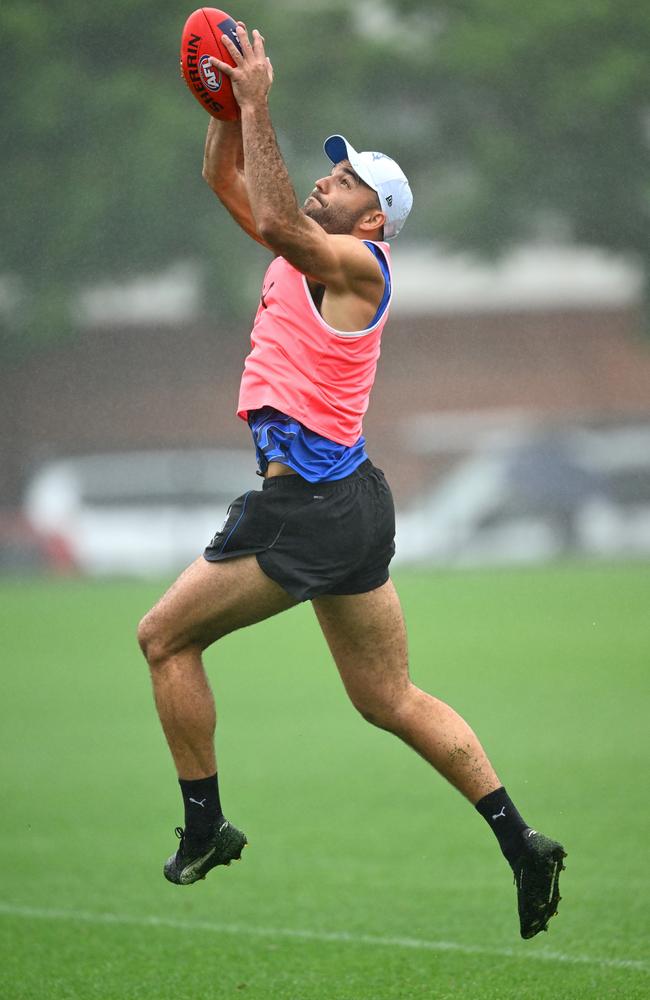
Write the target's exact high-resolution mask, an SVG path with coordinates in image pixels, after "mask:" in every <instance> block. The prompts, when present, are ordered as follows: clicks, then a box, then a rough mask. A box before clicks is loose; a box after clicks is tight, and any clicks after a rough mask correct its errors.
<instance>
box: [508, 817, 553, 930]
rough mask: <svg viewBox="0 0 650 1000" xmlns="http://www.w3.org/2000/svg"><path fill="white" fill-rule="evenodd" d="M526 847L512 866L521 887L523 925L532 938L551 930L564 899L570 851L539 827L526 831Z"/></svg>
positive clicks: (521, 921) (518, 900)
mask: <svg viewBox="0 0 650 1000" xmlns="http://www.w3.org/2000/svg"><path fill="white" fill-rule="evenodd" d="M522 838H523V842H524V849H523V851H522V853H521V854H520V855H519V857H518V858H517V860H516V862H515V863H514V864H513V866H512V870H513V871H514V873H515V884H516V886H517V905H518V908H519V926H520V931H521V936H522V938H532V937H535V935H536V934H539V932H540V931H545V930H547V929H548V922H549V920H550V919H551V917H553V916H555V914H556V913H557V906H558V903H559V902H560V898H561V897H560V872H561V871H564V865H563V864H562V859H563V858H565V857H566V851H565V850H564V848H563V847H562V844H558V843H557V841H555V840H549V838H548V837H545V836H544V835H543V834H541V833H538V832H537V830H531V829H530V828H527V829H526V830H524V831H523V833H522Z"/></svg>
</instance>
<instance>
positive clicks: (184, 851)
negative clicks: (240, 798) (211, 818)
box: [163, 819, 248, 885]
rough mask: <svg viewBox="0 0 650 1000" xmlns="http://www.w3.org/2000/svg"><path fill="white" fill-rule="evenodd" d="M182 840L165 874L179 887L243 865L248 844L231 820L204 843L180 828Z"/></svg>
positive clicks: (225, 821) (204, 840)
mask: <svg viewBox="0 0 650 1000" xmlns="http://www.w3.org/2000/svg"><path fill="white" fill-rule="evenodd" d="M176 836H177V837H178V839H179V840H180V844H179V846H178V850H177V851H176V854H172V856H171V858H169V859H168V860H167V862H166V864H165V867H164V869H163V874H164V876H165V878H166V879H167V881H168V882H174V883H175V884H176V885H190V884H191V883H192V882H198V881H199V879H202V878H205V876H206V875H207V873H208V872H209V871H210V869H211V868H216V866H217V865H229V864H230V862H231V861H239V859H240V858H241V852H242V851H243V850H244V847H245V846H246V844H247V843H248V841H247V840H246V837H245V836H244V834H243V833H242V832H241V830H238V829H237V828H236V827H234V826H232V825H231V824H230V823H229V822H228V820H227V819H222V820H221V821H220V822H219V824H218V825H217V826H215V828H214V832H213V834H212V836H210V837H208V838H206V839H203V840H192V839H191V838H190V837H189V836H187V835H186V833H185V831H184V830H182V829H181V827H180V826H177V827H176Z"/></svg>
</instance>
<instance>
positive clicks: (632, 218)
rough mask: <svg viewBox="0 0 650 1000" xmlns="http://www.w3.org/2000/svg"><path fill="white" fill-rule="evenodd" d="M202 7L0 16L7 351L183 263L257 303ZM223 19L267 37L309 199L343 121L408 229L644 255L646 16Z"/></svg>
mask: <svg viewBox="0 0 650 1000" xmlns="http://www.w3.org/2000/svg"><path fill="white" fill-rule="evenodd" d="M189 10H190V6H188V8H187V9H181V8H179V7H178V4H177V3H174V4H172V3H170V2H169V0H163V2H156V3H154V2H153V0H139V2H138V3H137V4H132V3H127V2H125V0H116V2H114V3H113V4H111V5H109V6H106V5H87V4H81V3H80V2H79V0H67V2H65V3H62V4H57V5H51V4H46V3H44V2H37V0H31V2H30V0H26V2H25V0H24V2H21V3H18V2H17V0H6V2H5V3H4V4H3V5H2V7H1V8H0V32H1V33H2V37H3V41H4V47H3V68H4V70H5V72H4V82H3V92H2V113H3V116H4V128H3V133H4V136H5V144H4V156H3V158H2V163H1V165H0V182H1V183H2V189H3V192H4V195H5V197H4V199H3V208H2V209H1V210H0V212H1V214H0V224H1V226H2V233H3V241H2V246H1V248H0V274H2V275H4V274H6V275H10V276H13V277H17V278H18V279H19V280H20V281H21V283H22V290H23V297H22V304H21V308H20V309H18V310H15V311H14V313H13V318H12V319H11V322H10V324H9V330H8V331H7V329H5V334H6V333H7V332H9V334H10V338H9V339H10V340H11V339H12V337H13V340H14V341H15V340H16V339H18V338H20V339H22V340H23V341H24V342H25V343H26V344H29V343H31V342H35V343H38V342H42V340H44V339H46V338H47V337H49V336H57V335H59V333H60V332H61V330H62V329H64V328H65V327H66V326H67V327H68V328H71V327H72V325H73V317H72V315H71V311H70V304H71V302H72V300H73V295H74V293H75V292H77V291H78V290H79V289H80V288H82V287H86V286H87V285H88V284H89V283H92V282H96V281H98V280H105V279H119V278H121V277H125V276H128V275H132V274H134V273H143V272H148V271H152V270H155V269H157V268H161V267H164V266H165V265H167V264H169V263H170V262H172V261H174V260H178V259H179V258H185V259H188V258H189V259H191V260H193V261H195V262H196V266H197V268H199V269H200V271H201V273H202V274H203V275H204V276H205V288H206V297H207V302H208V304H209V306H210V309H211V310H212V311H213V312H214V313H216V314H217V315H218V316H219V318H220V319H228V318H229V317H233V316H239V315H241V314H242V312H243V311H247V312H250V309H251V304H252V303H251V289H252V287H253V286H254V285H255V284H256V283H257V279H258V277H259V272H260V270H261V266H262V261H263V256H262V254H261V252H260V251H259V249H257V248H256V247H255V246H254V245H253V244H252V243H251V242H250V241H248V240H246V239H245V237H243V236H242V235H240V234H239V233H238V232H237V231H236V229H235V227H234V225H233V224H232V223H231V222H230V220H229V219H228V218H227V217H226V216H225V214H224V213H223V211H222V210H221V208H220V207H219V206H218V204H217V203H216V201H215V199H214V198H213V196H212V195H211V194H210V192H209V191H208V190H207V188H206V187H205V185H204V184H203V181H202V180H201V177H200V170H201V159H202V146H203V134H204V130H205V126H206V124H207V116H206V115H205V113H204V112H203V111H202V110H201V109H200V108H199V106H198V104H196V103H195V102H194V100H193V99H192V98H191V96H190V95H189V94H188V92H187V90H186V88H185V86H184V84H183V83H182V81H181V80H180V75H179V71H178V44H179V37H180V31H181V28H182V24H183V21H184V19H185V17H186V15H187V13H189ZM232 13H233V14H234V15H235V16H243V18H244V20H246V21H247V23H248V25H249V27H251V28H252V27H254V26H259V27H260V29H261V30H262V31H263V33H264V34H265V36H266V39H267V48H268V51H269V53H270V56H271V58H272V60H273V62H274V65H275V70H276V83H275V85H274V90H273V93H272V110H273V115H274V120H275V123H276V128H277V131H278V134H279V138H280V142H281V145H282V148H283V151H284V153H285V156H286V158H287V161H288V165H289V167H290V170H291V172H292V176H293V177H294V179H295V183H296V188H297V191H298V196H299V198H302V197H303V196H304V195H305V194H306V192H307V191H308V190H309V189H310V187H311V186H312V184H313V180H314V178H315V177H317V176H319V175H320V174H321V173H322V172H323V171H324V170H326V169H327V166H326V163H325V161H324V159H323V155H322V152H321V143H322V140H323V138H324V137H325V136H326V135H328V134H329V133H330V132H333V131H342V132H344V134H346V135H348V136H349V138H350V139H351V141H352V142H353V143H355V145H357V146H358V147H360V148H385V149H386V151H387V152H389V153H393V154H394V155H395V156H396V157H397V158H398V159H399V160H400V162H401V163H402V165H403V166H404V168H405V169H406V171H407V173H408V174H409V176H410V177H411V179H412V185H413V188H414V193H415V206H416V207H415V211H414V214H413V217H412V219H411V220H409V225H408V230H407V231H406V232H407V235H406V236H405V237H404V238H409V237H410V238H423V239H424V238H435V239H437V240H441V241H446V242H447V243H449V244H450V245H453V246H458V247H464V248H469V249H474V250H479V251H484V252H498V251H499V250H501V249H503V248H504V247H505V246H507V245H508V244H509V243H511V242H512V241H514V240H518V239H521V238H525V237H527V236H529V235H531V234H532V233H535V232H536V231H538V229H539V227H540V225H542V226H546V227H548V226H549V225H550V224H551V223H554V224H559V225H561V226H563V227H564V228H565V230H566V231H568V232H569V234H570V235H572V236H574V237H575V238H576V239H579V240H582V241H587V242H591V243H595V244H599V245H602V246H605V247H611V248H613V249H617V250H624V251H625V250H627V251H633V252H636V253H638V254H639V255H641V256H642V257H643V258H644V259H645V260H646V261H647V260H648V258H649V257H650V254H649V252H648V247H649V246H650V240H649V239H648V236H649V233H648V230H649V222H650V218H649V215H650V212H649V207H648V206H649V204H650V199H649V197H648V196H649V194H650V190H649V187H650V185H649V183H648V176H649V172H648V166H649V163H648V160H649V140H648V131H649V125H648V121H649V114H650V110H649V107H648V93H649V92H650V68H649V67H650V63H649V61H648V59H647V52H648V51H649V50H650V8H648V6H647V5H643V4H638V3H637V2H632V0H619V2H616V3H615V2H614V0H542V2H541V3H539V4H537V5H533V6H532V7H531V6H530V5H526V4H521V3H519V2H517V0H458V2H455V3H447V2H433V3H430V2H424V0H394V3H393V4H392V5H389V4H383V5H382V3H381V2H376V3H373V4H364V3H358V4H350V3H343V2H338V3H337V2H333V3H329V4H321V3H314V4H308V5H304V6H302V5H298V4H296V3H290V2H288V0H286V2H276V3H273V4H272V5H271V4H268V3H263V2H261V0H249V2H245V3H242V5H241V7H240V8H238V9H234V8H232ZM253 294H254V293H253ZM5 325H6V324H5Z"/></svg>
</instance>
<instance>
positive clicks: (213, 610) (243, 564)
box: [139, 23, 565, 938]
mask: <svg viewBox="0 0 650 1000" xmlns="http://www.w3.org/2000/svg"><path fill="white" fill-rule="evenodd" d="M237 39H238V44H239V47H237V46H236V45H234V44H233V43H232V41H230V40H229V39H228V38H227V37H225V36H224V38H223V41H224V45H226V46H227V47H228V50H229V52H230V53H231V54H232V56H233V58H234V60H235V66H234V68H231V67H230V66H228V65H226V64H225V63H222V62H220V61H219V60H217V59H213V60H212V62H213V65H214V66H215V68H216V69H218V70H219V71H220V72H221V73H225V74H227V75H228V76H229V77H230V79H231V82H232V85H233V90H234V94H235V97H236V99H237V101H238V103H239V105H240V108H241V122H240V123H239V122H238V123H225V122H216V121H212V122H211V123H210V127H209V129H208V136H207V142H206V151H205V165H204V176H205V178H206V180H207V181H208V182H209V184H210V185H211V187H212V188H213V189H214V191H215V192H216V194H217V195H218V196H219V198H220V199H221V201H222V202H223V203H224V205H225V206H226V208H227V209H228V210H229V212H230V213H231V214H232V216H233V217H234V218H235V220H236V221H237V222H238V223H239V225H240V226H241V227H242V228H243V229H244V230H245V231H246V232H247V233H248V234H249V235H250V236H252V237H253V239H256V240H258V241H259V242H260V243H263V244H264V245H265V246H267V247H268V248H269V249H270V250H271V251H272V253H274V254H275V255H276V256H275V259H274V260H273V262H272V263H271V265H270V267H269V269H268V271H267V273H266V276H265V279H264V285H263V289H262V297H261V301H260V305H259V308H258V311H257V315H256V317H255V324H254V328H253V333H252V343H253V349H252V351H251V353H250V355H249V356H248V358H247V360H246V365H245V371H244V375H243V378H242V385H241V391H240V397H239V407H238V415H239V416H240V417H242V418H243V419H246V420H247V421H248V423H249V425H250V427H251V431H252V434H253V439H254V442H255V447H256V452H257V458H258V462H259V466H260V472H261V473H262V474H263V476H264V484H263V489H262V490H261V491H256V490H253V491H249V492H248V493H247V494H245V495H244V496H243V497H240V498H238V499H237V500H236V501H234V502H233V504H232V506H231V508H230V511H229V514H228V517H227V520H226V523H225V525H224V526H223V528H221V530H220V531H218V532H217V534H216V535H215V537H214V538H213V539H212V541H211V542H210V544H209V546H208V547H207V548H206V550H205V553H204V555H203V556H202V557H200V558H199V559H197V560H196V561H195V562H194V563H193V564H192V565H191V566H190V567H189V568H188V569H187V570H186V571H185V572H184V573H183V574H182V575H181V576H180V577H179V579H178V580H177V581H176V583H174V584H173V586H172V587H171V589H170V590H169V591H168V592H167V593H166V594H165V595H164V596H163V597H162V599H161V600H160V601H159V602H158V604H157V605H156V606H155V607H154V608H153V610H152V611H150V612H149V614H148V615H146V617H145V618H144V619H143V620H142V622H141V623H140V629H139V640H140V644H141V646H142V649H143V651H144V653H145V655H146V657H147V660H148V662H149V665H150V669H151V676H152V680H153V689H154V696H155V701H156V707H157V709H158V713H159V716H160V720H161V723H162V726H163V729H164V732H165V735H166V738H167V741H168V744H169V747H170V750H171V753H172V755H173V758H174V762H175V764H176V768H177V772H178V776H179V783H180V786H181V791H182V795H183V801H184V806H185V828H184V830H182V829H181V828H178V829H177V834H178V836H179V838H180V846H179V848H178V850H177V852H176V853H175V854H174V855H173V856H172V857H171V858H169V860H168V861H167V863H166V865H165V868H164V874H165V876H166V878H167V879H168V880H169V881H170V882H174V883H177V884H182V885H185V884H189V883H191V882H195V881H197V880H198V879H200V878H203V877H204V876H205V874H206V873H207V872H208V871H209V870H210V869H211V868H214V867H215V866H217V865H221V864H229V863H230V861H231V860H233V859H235V858H239V857H240V856H241V852H242V849H243V847H244V845H245V844H246V838H245V836H244V834H243V833H241V832H240V831H239V830H237V829H236V828H235V827H234V826H232V825H231V824H230V823H229V822H228V821H227V820H226V819H225V818H224V815H223V812H222V809H221V803H220V801H219V790H218V781H217V766H216V758H215V752H214V730H215V719H216V716H215V707H214V701H213V697H212V693H211V691H210V687H209V685H208V681H207V678H206V675H205V672H204V669H203V665H202V661H201V654H202V651H203V650H204V649H205V648H206V647H207V646H209V645H210V644H211V643H213V642H214V641H215V640H217V639H219V638H221V637H222V636H224V635H226V634H227V633H229V632H232V631H233V630H234V629H238V628H242V627H244V626H246V625H251V624H253V623H255V622H259V621H262V620H263V619H264V618H268V617H269V616H270V615H274V614H277V613H278V612H281V611H284V610H286V609H287V608H290V607H292V606H294V605H295V604H297V603H298V602H300V601H303V600H311V602H312V605H313V608H314V611H315V612H316V617H317V619H318V622H319V624H320V626H321V628H322V630H323V633H324V635H325V638H326V640H327V642H328V644H329V647H330V650H331V652H332V656H333V658H334V660H335V662H336V665H337V667H338V669H339V672H340V674H341V678H342V680H343V683H344V685H345V687H346V690H347V692H348V694H349V696H350V698H351V700H352V702H353V703H354V705H355V706H356V707H357V709H358V710H359V711H360V712H361V714H362V715H363V716H364V717H365V718H366V719H367V720H368V721H370V722H372V723H373V724H374V725H376V726H380V727H382V728H384V729H387V730H389V731H391V732H393V733H395V734H396V735H397V736H399V737H400V738H401V739H402V740H404V741H405V742H406V743H408V744H409V745H410V746H411V747H413V749H414V750H416V751H417V752H418V753H419V754H421V755H422V756H423V757H424V758H425V759H426V760H427V761H429V763H431V764H432V765H433V767H434V768H435V769H436V770H437V771H438V772H439V773H440V774H442V775H443V776H444V777H445V778H446V779H447V780H448V781H450V782H451V784H453V785H454V786H455V787H456V788H457V789H458V790H459V791H460V792H461V793H462V794H463V795H464V796H465V797H466V798H467V799H468V800H469V801H470V802H471V803H472V804H473V805H475V806H476V808H477V810H478V811H479V813H480V814H481V815H482V816H483V817H484V818H485V819H486V821H487V822H488V823H489V825H490V826H491V828H492V829H493V831H494V833H495V835H496V837H497V839H498V842H499V845H500V847H501V850H502V852H503V854H504V855H505V857H506V859H507V860H508V862H509V863H510V866H511V868H512V869H513V871H514V873H515V877H516V882H517V891H518V905H519V916H520V925H521V934H522V936H523V937H526V938H528V937H532V936H533V935H535V934H537V933H538V932H539V931H541V930H544V929H546V925H547V923H548V920H549V918H550V917H551V916H552V915H553V914H554V913H555V911H556V907H557V904H558V901H559V889H558V878H559V872H560V870H561V868H562V858H563V857H564V856H565V854H564V850H563V848H562V846H561V845H560V844H558V843H556V842H554V841H552V840H549V839H548V838H546V837H543V836H542V835H541V834H539V833H537V831H535V830H532V829H531V828H530V827H529V826H527V824H526V823H525V822H524V820H523V819H522V818H521V816H520V815H519V813H518V812H517V810H516V809H515V807H514V805H513V804H512V802H511V801H510V799H509V797H508V795H507V793H506V791H505V789H504V788H503V786H502V784H501V782H500V780H499V779H498V777H497V775H496V774H495V772H494V769H493V768H492V765H491V764H490V762H489V760H488V759H487V757H486V755H485V753H484V751H483V748H482V747H481V744H480V743H479V741H478V739H477V738H476V736H475V734H474V733H473V732H472V730H471V729H470V727H469V726H468V725H467V723H466V722H465V721H464V720H463V719H461V718H460V716H458V715H457V714H456V713H455V712H454V711H453V709H451V708H450V707H449V706H447V705H445V704H444V703H443V702H441V701H439V700H438V699H436V698H433V697H432V696H431V695H428V694H426V693H425V692H423V691H420V690H419V689H418V688H416V687H415V686H414V685H413V684H412V683H411V681H410V679H409V674H408V665H407V649H406V634H405V628H404V622H403V618H402V612H401V608H400V604H399V600H398V598H397V594H396V592H395V588H394V586H393V584H392V581H391V580H390V579H389V574H388V564H389V562H390V559H391V557H392V555H393V552H394V546H393V536H394V512H393V505H392V498H391V494H390V489H389V487H388V485H387V483H386V480H385V479H384V476H383V473H382V472H381V471H380V470H378V469H376V468H375V467H374V466H373V465H372V463H371V462H370V461H369V459H368V458H367V455H366V453H365V442H364V439H363V437H362V435H361V419H362V416H363V414H364V412H365V410H366V407H367V403H368V397H369V394H370V389H371V386H372V382H373V378H374V374H375V368H376V364H377V358H378V355H379V340H380V336H381V331H382V329H383V326H384V324H385V322H386V318H387V310H388V306H389V302H390V295H391V285H392V278H391V272H390V251H389V246H388V243H387V242H385V240H386V239H388V238H391V237H393V236H396V235H397V233H398V232H399V230H400V228H401V226H402V225H403V223H404V221H405V220H406V217H407V215H408V213H409V211H410V208H411V204H412V197H411V192H410V189H409V186H408V182H407V180H406V177H405V176H404V174H403V173H402V171H401V170H400V168H399V167H398V166H397V164H396V163H395V162H394V161H393V160H391V159H390V158H389V157H386V156H384V155H383V154H380V153H367V152H366V153H357V152H356V150H354V149H353V147H352V146H351V145H350V144H349V143H348V142H347V141H346V140H345V139H343V137H341V136H331V137H330V138H329V139H328V140H327V141H326V143H325V151H326V153H327V155H328V156H329V158H330V160H331V162H332V164H333V166H332V169H331V172H330V173H329V174H328V175H327V176H325V177H322V178H321V179H320V180H318V181H317V182H316V184H315V187H314V189H313V191H312V192H311V194H310V195H309V197H308V198H307V200H306V202H305V204H304V205H303V207H302V208H300V207H299V205H298V203H297V201H296V196H295V194H294V190H293V187H292V185H291V181H290V179H289V176H288V174H287V170H286V167H285V165H284V162H283V160H282V156H281V155H280V151H279V149H278V146H277V142H276V139H275V134H274V132H273V127H272V125H271V120H270V117H269V112H268V107H267V98H268V93H269V90H270V86H271V82H272V75H273V72H272V68H271V64H270V62H269V61H268V59H267V57H266V55H265V51H264V40H263V38H262V37H261V35H260V34H259V32H257V31H253V33H252V36H251V38H249V36H248V33H247V30H246V28H245V26H244V25H243V24H242V23H239V24H238V26H237Z"/></svg>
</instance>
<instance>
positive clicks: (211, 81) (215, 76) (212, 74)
mask: <svg viewBox="0 0 650 1000" xmlns="http://www.w3.org/2000/svg"><path fill="white" fill-rule="evenodd" d="M199 72H200V74H201V79H202V80H203V82H204V84H205V85H206V87H207V88H208V90H212V91H215V90H220V89H221V73H220V72H219V70H218V69H215V68H214V66H212V65H211V64H210V56H201V58H200V60H199Z"/></svg>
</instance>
